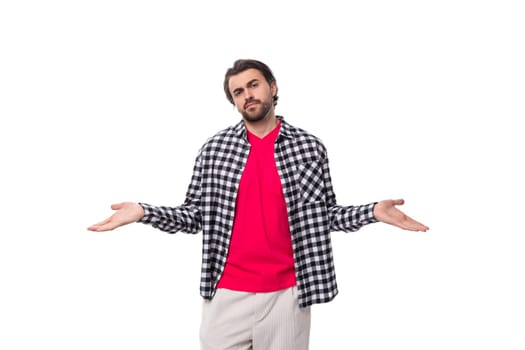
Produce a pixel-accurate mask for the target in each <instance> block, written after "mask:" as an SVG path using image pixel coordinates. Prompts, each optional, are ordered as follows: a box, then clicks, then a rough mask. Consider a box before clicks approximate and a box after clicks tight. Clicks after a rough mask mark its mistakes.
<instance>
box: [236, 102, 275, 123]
mask: <svg viewBox="0 0 525 350" xmlns="http://www.w3.org/2000/svg"><path fill="white" fill-rule="evenodd" d="M250 102H253V101H250ZM257 102H258V105H256V106H257V107H260V109H259V112H255V114H250V112H248V111H246V110H244V111H243V112H242V113H241V114H242V117H243V118H244V120H246V121H247V122H251V123H254V122H258V121H261V120H263V119H264V118H265V117H266V116H267V115H268V113H269V112H270V109H271V108H272V103H271V102H268V101H263V102H261V101H257Z"/></svg>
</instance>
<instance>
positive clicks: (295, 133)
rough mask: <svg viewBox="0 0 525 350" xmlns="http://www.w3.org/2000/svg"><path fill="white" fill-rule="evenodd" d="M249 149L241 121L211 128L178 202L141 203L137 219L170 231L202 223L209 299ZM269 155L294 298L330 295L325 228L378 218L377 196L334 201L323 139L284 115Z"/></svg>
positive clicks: (308, 300)
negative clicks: (280, 198) (280, 199)
mask: <svg viewBox="0 0 525 350" xmlns="http://www.w3.org/2000/svg"><path fill="white" fill-rule="evenodd" d="M279 118H280V119H281V120H282V117H279ZM249 153H250V144H249V143H248V140H247V135H246V129H245V126H244V123H243V122H242V121H241V122H239V123H238V124H237V125H235V126H233V127H230V128H228V129H225V130H223V131H221V132H219V133H217V134H216V135H215V136H213V137H212V138H210V139H209V140H208V141H207V142H206V143H205V144H204V146H203V147H202V148H201V149H200V151H199V154H198V156H197V159H196V161H195V166H194V169H193V176H192V179H191V183H190V185H189V188H188V191H187V194H186V200H185V202H184V204H183V205H181V206H179V207H156V206H151V205H148V204H144V203H141V205H142V207H143V208H144V213H145V215H144V217H143V218H142V219H141V221H140V222H142V223H145V224H151V225H152V226H153V227H155V228H158V229H160V230H163V231H166V232H169V233H175V232H178V231H183V232H187V233H197V232H199V231H201V230H202V232H203V250H202V252H203V255H202V272H201V287H200V289H201V295H202V296H203V297H204V298H205V299H208V300H209V299H211V298H212V297H213V295H214V294H215V290H216V285H217V283H218V281H219V279H220V277H221V274H222V272H223V270H224V266H225V263H226V257H227V255H228V247H229V244H230V238H231V232H232V227H233V221H234V217H235V202H236V198H237V190H238V188H239V182H240V180H241V175H242V173H243V170H244V166H245V164H246V161H247V159H248V154H249ZM275 162H276V164H277V169H278V171H279V175H280V178H281V183H282V189H283V193H284V198H285V201H286V206H287V209H288V217H289V224H290V232H291V234H292V245H293V253H294V261H295V273H296V279H297V290H298V298H299V305H300V306H301V307H306V306H309V305H312V304H314V303H323V302H328V301H330V300H332V299H333V298H334V297H335V296H336V295H337V292H338V291H337V283H336V278H335V270H334V263H333V257H332V247H331V242H330V232H331V231H346V232H349V231H356V230H358V229H359V228H361V227H362V226H363V225H366V224H369V223H372V222H376V219H375V218H374V216H373V208H374V204H375V203H371V204H367V205H360V206H349V207H343V206H339V205H337V204H336V200H335V194H334V192H333V189H332V183H331V179H330V172H329V167H328V158H327V154H326V149H325V147H324V145H323V144H322V143H321V141H320V140H319V139H318V138H316V137H315V136H312V135H310V134H309V133H307V132H305V131H304V130H301V129H299V128H296V127H293V126H291V125H290V124H288V123H286V122H285V121H284V120H282V125H281V129H280V132H279V136H278V138H277V140H276V142H275Z"/></svg>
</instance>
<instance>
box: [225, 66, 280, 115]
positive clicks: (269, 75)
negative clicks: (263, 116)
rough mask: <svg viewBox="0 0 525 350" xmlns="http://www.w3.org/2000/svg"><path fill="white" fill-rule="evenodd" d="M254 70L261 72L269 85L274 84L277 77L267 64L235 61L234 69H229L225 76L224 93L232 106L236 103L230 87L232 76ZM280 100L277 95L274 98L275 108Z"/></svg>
mask: <svg viewBox="0 0 525 350" xmlns="http://www.w3.org/2000/svg"><path fill="white" fill-rule="evenodd" d="M252 68H253V69H257V70H258V71H259V72H261V74H262V75H263V76H264V78H265V79H266V81H267V82H268V84H270V85H271V84H272V83H273V82H275V77H274V76H273V73H272V71H271V69H270V67H268V66H267V65H266V64H264V63H262V62H260V61H257V60H246V59H241V60H237V61H235V62H234V63H233V67H231V68H229V69H228V70H227V71H226V75H225V76H224V93H226V98H227V99H228V101H230V103H231V104H232V105H234V104H235V103H234V102H233V97H232V94H231V93H230V87H229V83H230V78H231V76H232V75H236V74H239V73H241V72H244V71H245V70H247V69H252ZM278 99H279V97H278V96H277V94H276V95H275V96H274V97H273V105H274V106H276V105H277V100H278Z"/></svg>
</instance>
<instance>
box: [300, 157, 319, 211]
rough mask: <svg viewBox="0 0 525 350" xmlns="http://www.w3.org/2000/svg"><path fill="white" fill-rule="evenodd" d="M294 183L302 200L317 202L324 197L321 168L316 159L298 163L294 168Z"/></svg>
mask: <svg viewBox="0 0 525 350" xmlns="http://www.w3.org/2000/svg"><path fill="white" fill-rule="evenodd" d="M294 170H295V171H294V179H295V183H296V185H297V187H298V189H299V193H300V195H301V197H302V200H303V201H305V202H317V201H321V200H323V199H324V181H323V169H322V168H321V164H320V163H319V162H318V161H312V162H304V163H298V164H297V165H296V166H295V169H294Z"/></svg>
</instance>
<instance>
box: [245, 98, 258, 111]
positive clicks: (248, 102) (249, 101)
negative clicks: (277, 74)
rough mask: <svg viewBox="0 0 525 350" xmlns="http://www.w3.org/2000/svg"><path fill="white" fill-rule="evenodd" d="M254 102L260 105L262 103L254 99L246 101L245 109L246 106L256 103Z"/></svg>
mask: <svg viewBox="0 0 525 350" xmlns="http://www.w3.org/2000/svg"><path fill="white" fill-rule="evenodd" d="M254 102H255V103H259V104H260V103H261V101H260V100H256V99H254V98H252V99H249V100H248V101H246V102H245V103H244V108H245V109H246V106H248V105H249V104H250V103H254Z"/></svg>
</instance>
